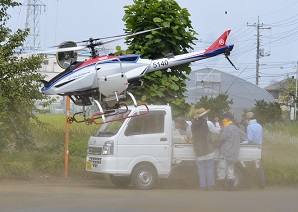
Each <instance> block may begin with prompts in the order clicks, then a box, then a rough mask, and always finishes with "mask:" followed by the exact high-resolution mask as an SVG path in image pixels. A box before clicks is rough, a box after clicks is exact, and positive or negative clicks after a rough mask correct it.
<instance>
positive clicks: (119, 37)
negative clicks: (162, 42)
mask: <svg viewBox="0 0 298 212" xmlns="http://www.w3.org/2000/svg"><path fill="white" fill-rule="evenodd" d="M162 28H163V27H158V28H154V29H148V30H144V31H140V32H135V33H132V34H125V35H119V36H118V37H116V38H114V39H110V40H106V41H99V42H98V43H96V46H99V45H103V44H106V43H111V42H114V41H117V40H120V39H123V38H128V37H132V36H135V35H140V34H143V33H146V32H151V31H155V30H158V29H162ZM94 40H95V39H94Z"/></svg>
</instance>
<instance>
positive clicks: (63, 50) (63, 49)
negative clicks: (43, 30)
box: [24, 46, 88, 55]
mask: <svg viewBox="0 0 298 212" xmlns="http://www.w3.org/2000/svg"><path fill="white" fill-rule="evenodd" d="M86 48H88V47H87V46H76V47H68V48H58V49H57V48H55V49H48V50H44V51H37V52H30V53H25V54H24V55H36V54H46V53H56V52H70V51H79V50H82V49H86Z"/></svg>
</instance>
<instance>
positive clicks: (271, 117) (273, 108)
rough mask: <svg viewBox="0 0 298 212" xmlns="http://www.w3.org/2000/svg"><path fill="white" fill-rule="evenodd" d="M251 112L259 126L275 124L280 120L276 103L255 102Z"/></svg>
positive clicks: (279, 109)
mask: <svg viewBox="0 0 298 212" xmlns="http://www.w3.org/2000/svg"><path fill="white" fill-rule="evenodd" d="M252 112H254V114H255V116H256V118H257V119H258V122H260V123H261V124H265V123H275V122H280V121H281V120H282V110H281V108H280V105H279V103H278V102H269V103H268V102H265V101H264V100H259V101H256V104H255V107H254V108H253V109H252Z"/></svg>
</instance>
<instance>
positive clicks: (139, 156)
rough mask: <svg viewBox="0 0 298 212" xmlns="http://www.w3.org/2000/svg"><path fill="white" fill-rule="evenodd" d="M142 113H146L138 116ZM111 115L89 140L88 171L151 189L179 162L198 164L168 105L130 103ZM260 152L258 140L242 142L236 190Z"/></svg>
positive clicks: (124, 183)
mask: <svg viewBox="0 0 298 212" xmlns="http://www.w3.org/2000/svg"><path fill="white" fill-rule="evenodd" d="M120 110H121V109H120ZM142 113H147V114H146V115H139V116H138V114H142ZM125 117H126V118H125ZM109 118H112V117H108V118H107V119H106V123H105V124H102V125H101V126H100V128H99V130H98V131H97V132H96V133H95V134H94V135H92V136H91V137H90V139H89V141H88V148H87V157H86V170H87V171H90V172H97V173H103V174H105V175H109V177H110V180H111V182H112V183H113V184H114V185H115V186H118V187H125V186H128V185H129V184H130V183H132V184H133V185H134V186H135V188H136V189H141V190H148V189H151V188H152V187H153V186H154V185H156V183H157V182H158V180H159V179H162V178H169V177H170V176H171V174H173V173H174V172H175V170H178V169H179V167H180V168H181V167H182V168H183V167H187V166H190V167H191V168H190V169H192V170H196V169H197V168H196V166H195V165H196V163H195V162H196V157H195V154H194V151H193V145H192V144H191V143H187V141H186V139H184V137H183V136H180V134H179V131H178V130H176V129H175V125H174V122H173V119H172V110H171V107H170V106H168V105H148V106H146V107H144V108H142V107H134V106H128V107H126V109H123V112H121V113H119V114H118V115H117V116H116V117H113V119H115V118H116V119H117V120H118V121H111V122H109V120H110V119H109ZM261 151H262V150H261V148H260V147H259V146H258V145H241V147H240V155H239V163H237V167H235V173H236V174H235V175H236V178H235V182H234V188H235V189H237V188H239V187H240V186H241V183H243V181H244V177H245V176H244V175H245V174H244V173H245V171H244V170H245V169H246V167H247V164H248V163H250V164H253V166H256V167H257V168H258V165H259V163H260V160H261ZM217 159H218V154H216V152H215V161H216V160H217ZM250 166H251V165H250ZM194 173H196V171H195V172H194Z"/></svg>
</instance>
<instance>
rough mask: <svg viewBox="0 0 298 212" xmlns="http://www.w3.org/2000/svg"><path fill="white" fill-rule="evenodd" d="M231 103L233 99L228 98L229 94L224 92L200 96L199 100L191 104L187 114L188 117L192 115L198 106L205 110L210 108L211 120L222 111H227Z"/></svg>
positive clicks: (219, 115)
mask: <svg viewBox="0 0 298 212" xmlns="http://www.w3.org/2000/svg"><path fill="white" fill-rule="evenodd" d="M232 104H233V99H229V96H228V95H226V94H219V95H218V96H216V97H210V98H208V97H207V96H202V97H201V99H200V101H199V102H198V103H197V104H195V105H194V106H193V109H192V110H191V112H190V114H189V118H192V117H193V116H194V113H195V110H196V109H198V108H201V107H203V108H205V109H206V110H208V109H210V113H209V119H210V120H213V119H214V118H215V117H218V118H220V117H221V116H222V115H223V114H224V113H226V112H228V111H229V110H230V109H231V107H230V105H232Z"/></svg>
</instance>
